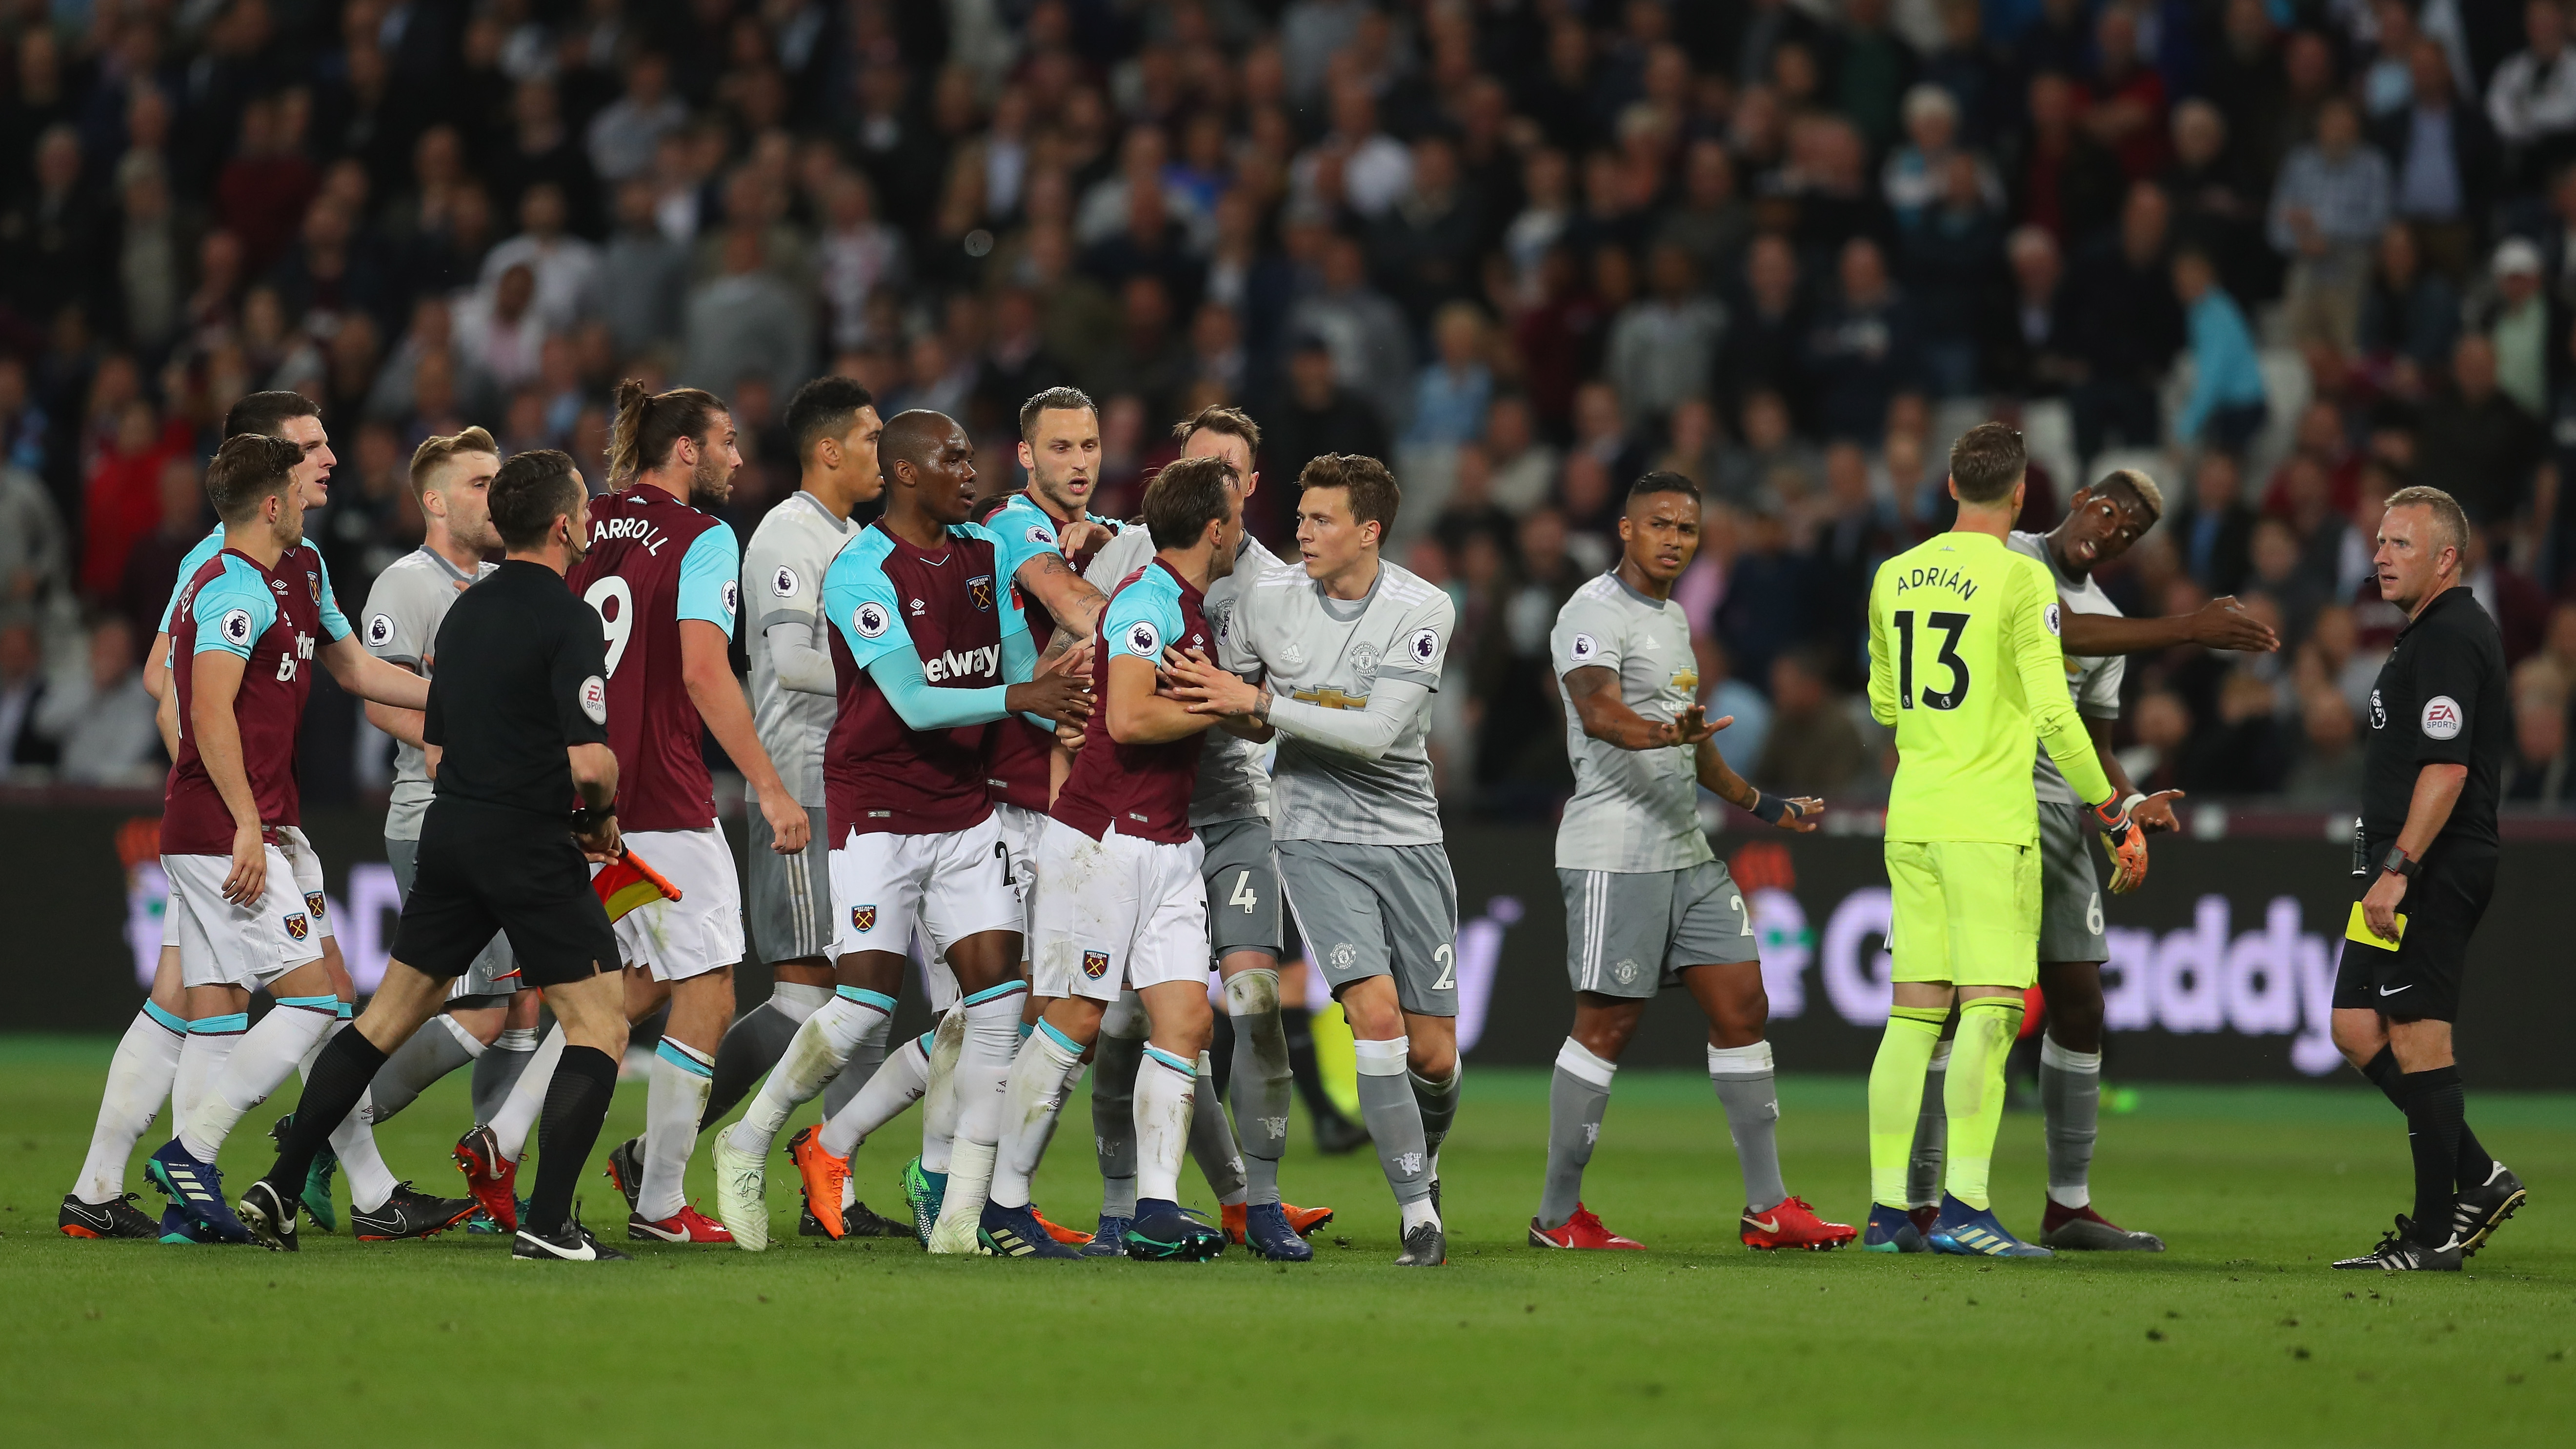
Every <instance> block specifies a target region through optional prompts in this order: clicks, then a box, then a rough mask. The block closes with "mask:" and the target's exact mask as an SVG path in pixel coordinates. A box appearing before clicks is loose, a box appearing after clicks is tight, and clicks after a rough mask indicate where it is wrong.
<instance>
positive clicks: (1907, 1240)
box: [1860, 1202, 1932, 1253]
mask: <svg viewBox="0 0 2576 1449" xmlns="http://www.w3.org/2000/svg"><path fill="white" fill-rule="evenodd" d="M1860 1246H1861V1251H1862V1252H1864V1253H1928V1252H1930V1251H1931V1250H1932V1245H1931V1244H1929V1243H1926V1242H1925V1241H1923V1233H1922V1231H1921V1230H1920V1229H1918V1228H1916V1227H1915V1226H1914V1218H1913V1216H1912V1215H1911V1214H1909V1213H1907V1212H1906V1210H1905V1209H1903V1208H1893V1207H1889V1206H1888V1205H1887V1204H1885V1203H1878V1202H1874V1203H1871V1204H1870V1205H1869V1227H1868V1228H1867V1229H1866V1230H1865V1231H1863V1232H1862V1233H1861V1236H1860Z"/></svg>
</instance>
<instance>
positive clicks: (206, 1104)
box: [179, 996, 340, 1162]
mask: <svg viewBox="0 0 2576 1449" xmlns="http://www.w3.org/2000/svg"><path fill="white" fill-rule="evenodd" d="M339 1024H340V1000H339V998H338V997H336V996H288V997H281V998H280V999H279V1000H278V1001H277V1003H276V1005H275V1006H274V1007H273V1008H271V1010H270V1011H269V1013H268V1015H266V1016H263V1017H261V1018H260V1019H259V1024H258V1025H257V1026H254V1027H252V1028H251V1029H250V1030H249V1031H247V1032H244V1033H243V1034H242V1039H241V1045H239V1046H237V1047H235V1048H234V1049H233V1054H232V1057H231V1059H230V1060H228V1061H226V1062H225V1063H224V1069H223V1070H222V1071H221V1072H218V1073H216V1074H215V1077H214V1080H212V1081H210V1082H208V1083H207V1084H206V1095H205V1098H204V1099H203V1100H202V1101H200V1102H198V1103H197V1112H196V1115H195V1116H194V1117H192V1118H190V1119H189V1120H188V1121H186V1122H184V1123H182V1124H180V1127H179V1140H180V1143H181V1144H182V1145H184V1146H185V1147H186V1148H187V1149H188V1155H189V1156H191V1157H194V1158H195V1159H197V1160H198V1161H199V1162H212V1161H214V1160H215V1154H216V1153H218V1152H220V1151H222V1150H223V1146H224V1139H225V1138H227V1137H229V1136H231V1135H232V1131H233V1128H234V1126H235V1125H236V1124H238V1123H239V1122H240V1121H241V1119H242V1117H243V1116H244V1115H245V1114H247V1113H248V1112H249V1111H250V1109H251V1108H253V1107H256V1106H258V1105H259V1104H260V1103H262V1102H265V1101H267V1100H268V1094H269V1093H271V1092H274V1091H276V1090H277V1087H278V1084H279V1083H280V1082H283V1081H285V1080H286V1075H287V1073H289V1072H292V1071H294V1070H295V1064H296V1063H297V1062H299V1061H302V1060H303V1059H304V1054H305V1053H306V1052H307V1051H310V1050H312V1048H313V1046H314V1044H315V1043H316V1042H319V1041H321V1040H322V1039H323V1038H325V1037H327V1036H329V1035H330V1034H331V1029H332V1028H333V1027H335V1026H337V1025H339Z"/></svg>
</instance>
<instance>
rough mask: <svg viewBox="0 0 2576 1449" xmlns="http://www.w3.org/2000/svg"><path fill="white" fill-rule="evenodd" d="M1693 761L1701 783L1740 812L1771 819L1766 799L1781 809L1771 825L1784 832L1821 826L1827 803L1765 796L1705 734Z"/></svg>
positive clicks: (1798, 797) (1692, 710) (1802, 831)
mask: <svg viewBox="0 0 2576 1449" xmlns="http://www.w3.org/2000/svg"><path fill="white" fill-rule="evenodd" d="M1698 712H1699V706H1697V705H1692V706H1691V707H1690V708H1689V709H1688V710H1686V711H1684V713H1685V714H1687V715H1696V714H1697V713H1698ZM1727 722H1728V723H1732V722H1733V716H1729V717H1728V720H1727ZM1691 762H1692V764H1693V765H1694V766H1695V767H1696V770H1697V773H1698V776H1699V782H1700V784H1702V785H1704V786H1706V787H1707V788H1708V791H1709V793H1710V794H1712V795H1715V796H1716V797H1717V798H1719V799H1720V800H1723V801H1725V802H1726V803H1727V804H1729V805H1732V806H1734V807H1735V808H1736V809H1738V810H1742V811H1745V812H1746V813H1748V814H1752V815H1756V816H1760V817H1763V818H1765V819H1769V818H1770V817H1771V813H1772V812H1771V811H1769V810H1767V809H1765V808H1764V804H1765V801H1766V800H1767V801H1769V802H1770V803H1774V804H1777V805H1779V806H1780V807H1782V808H1781V810H1780V812H1779V818H1777V819H1774V820H1772V821H1771V823H1772V824H1774V825H1777V826H1779V827H1780V828H1781V829H1783V830H1794V831H1797V832H1798V833H1799V834H1801V835H1804V834H1806V833H1807V832H1808V831H1811V830H1813V829H1815V828H1816V826H1817V825H1819V824H1820V823H1822V817H1823V815H1824V812H1825V802H1824V801H1822V800H1819V799H1817V798H1816V797H1815V796H1813V795H1771V796H1765V795H1764V794H1763V793H1762V792H1761V791H1759V790H1756V789H1754V788H1753V782H1751V781H1749V780H1747V779H1745V778H1744V777H1743V776H1742V775H1739V774H1737V773H1735V771H1734V769H1733V768H1732V767H1730V766H1729V765H1728V764H1727V763H1726V756H1725V755H1723V754H1720V753H1719V752H1718V748H1717V742H1716V741H1715V740H1713V739H1711V738H1709V737H1708V736H1706V735H1703V736H1701V737H1700V740H1699V742H1698V747H1697V749H1696V750H1695V751H1694V753H1693V755H1692V761H1691Z"/></svg>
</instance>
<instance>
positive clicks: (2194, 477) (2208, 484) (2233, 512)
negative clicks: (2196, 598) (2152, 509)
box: [2165, 448, 2254, 594]
mask: <svg viewBox="0 0 2576 1449" xmlns="http://www.w3.org/2000/svg"><path fill="white" fill-rule="evenodd" d="M2191 486H2192V491H2191V498H2190V501H2189V502H2188V503H2186V504H2185V505H2184V506H2183V507H2182V509H2181V510H2179V511H2178V512H2176V513H2175V514H2174V516H2173V519H2172V520H2171V521H2170V522H2169V523H2167V524H2166V526H2165V532H2166V534H2167V535H2168V536H2169V537H2171V538H2172V539H2173V541H2174V547H2175V550H2176V552H2177V553H2179V554H2180V556H2181V563H2182V567H2183V571H2184V572H2185V573H2188V574H2190V575H2191V576H2192V578H2193V579H2195V580H2197V581H2198V582H2199V584H2200V586H2201V587H2202V588H2204V589H2206V590H2208V591H2209V592H2210V593H2212V594H2232V593H2235V592H2236V590H2237V587H2238V586H2239V584H2240V583H2241V582H2242V580H2243V579H2244V577H2245V566H2246V559H2247V555H2248V553H2249V552H2250V551H2251V548H2252V544H2253V535H2254V510H2253V509H2251V508H2248V507H2246V506H2245V502H2244V485H2243V481H2242V479H2241V477H2240V475H2239V473H2238V471H2237V465H2236V458H2235V455H2234V454H2232V453H2228V452H2226V451H2224V450H2223V449H2216V448H2213V449H2211V450H2209V451H2207V452H2205V453H2202V454H2201V455H2200V459H2199V461H2198V462H2196V463H2194V464H2193V465H2192V474H2191Z"/></svg>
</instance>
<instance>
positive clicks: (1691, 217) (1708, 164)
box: [1524, 136, 1753, 282]
mask: <svg viewBox="0 0 2576 1449" xmlns="http://www.w3.org/2000/svg"><path fill="white" fill-rule="evenodd" d="M1561 164H1562V163H1560V165H1561ZM1681 170H1682V190H1681V196H1680V197H1679V199H1678V200H1677V201H1676V202H1675V203H1674V205H1673V206H1672V208H1671V209H1670V210H1668V211H1666V212H1665V213H1664V219H1663V221H1662V222H1661V224H1659V225H1658V226H1657V227H1656V228H1655V235H1654V244H1655V245H1657V246H1673V247H1679V248H1681V249H1682V250H1683V251H1684V252H1685V253H1687V254H1689V256H1690V259H1691V269H1692V272H1693V273H1694V274H1695V275H1696V276H1698V277H1700V278H1702V279H1704V280H1707V281H1711V282H1714V281H1715V280H1716V279H1718V278H1722V277H1732V276H1734V275H1736V273H1737V271H1738V269H1739V268H1741V267H1742V266H1743V264H1744V249H1745V247H1746V245H1747V244H1749V243H1750V242H1751V241H1752V239H1753V208H1752V207H1750V206H1748V205H1746V204H1745V202H1744V199H1743V198H1742V197H1741V196H1739V195H1737V194H1736V184H1735V161H1734V158H1732V157H1730V156H1729V155H1728V154H1727V151H1726V147H1725V145H1724V144H1723V143H1721V142H1719V141H1718V140H1716V139H1715V138H1713V137H1706V136H1703V137H1701V138H1699V139H1698V140H1695V141H1693V142H1691V143H1690V146H1689V147H1688V149H1686V150H1685V151H1684V152H1683V153H1682V166H1681ZM1524 214H1525V215H1526V213H1524Z"/></svg>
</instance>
